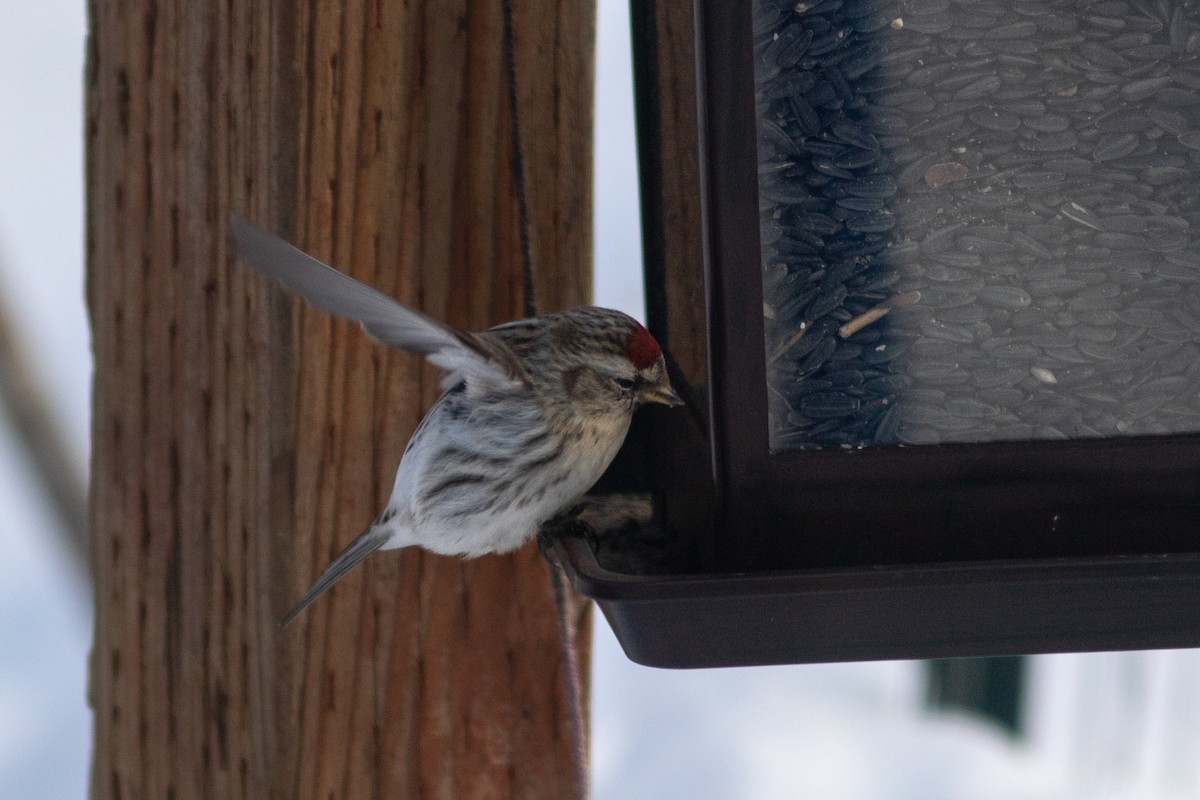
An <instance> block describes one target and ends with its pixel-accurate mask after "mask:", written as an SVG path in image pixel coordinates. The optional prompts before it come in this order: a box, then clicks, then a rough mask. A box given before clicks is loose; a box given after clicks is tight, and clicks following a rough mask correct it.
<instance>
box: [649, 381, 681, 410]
mask: <svg viewBox="0 0 1200 800" xmlns="http://www.w3.org/2000/svg"><path fill="white" fill-rule="evenodd" d="M642 402H643V403H662V404H663V405H664V406H681V405H683V401H682V400H680V399H679V395H677V394H675V390H674V389H672V388H671V384H669V383H667V382H665V381H664V382H663V383H661V384H659V385H658V386H651V387H649V388H647V389H645V390H644V391H643V392H642Z"/></svg>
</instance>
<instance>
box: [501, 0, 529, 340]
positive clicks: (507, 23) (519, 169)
mask: <svg viewBox="0 0 1200 800" xmlns="http://www.w3.org/2000/svg"><path fill="white" fill-rule="evenodd" d="M502 5H503V9H504V67H505V69H506V70H507V71H508V119H509V148H508V149H509V151H510V152H511V153H512V160H511V161H510V166H511V169H512V174H513V183H514V184H515V187H516V190H517V223H518V225H517V233H518V235H519V236H520V238H521V267H522V277H523V278H524V291H525V316H527V317H533V316H537V299H536V298H535V296H534V293H533V250H532V249H531V247H530V244H529V202H528V199H527V197H526V193H525V153H524V151H523V150H522V148H521V122H520V118H519V117H518V115H517V52H516V50H517V48H516V45H515V44H514V41H513V19H512V0H503V3H502Z"/></svg>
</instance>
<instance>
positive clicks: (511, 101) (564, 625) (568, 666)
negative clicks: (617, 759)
mask: <svg viewBox="0 0 1200 800" xmlns="http://www.w3.org/2000/svg"><path fill="white" fill-rule="evenodd" d="M501 6H502V8H503V16H504V62H505V63H504V66H505V69H506V71H507V72H508V76H507V77H508V118H509V122H510V125H509V133H510V142H509V145H510V146H509V150H510V151H511V153H512V160H511V162H510V165H511V169H512V174H513V183H514V186H515V189H516V195H517V221H518V233H519V236H520V240H521V273H522V278H523V283H524V294H525V316H527V317H532V316H536V315H537V299H536V297H535V296H534V286H533V251H532V248H531V246H530V235H529V227H530V226H529V204H528V199H527V196H526V191H525V158H524V152H523V150H522V147H521V124H520V118H519V117H518V109H517V55H516V46H515V44H514V38H513V13H512V0H502V3H501ZM542 552H543V554H544V555H545V556H546V564H547V566H548V567H549V568H550V582H551V583H552V584H553V586H554V610H555V614H556V615H557V617H558V644H559V649H560V650H561V652H562V665H563V682H564V684H565V689H566V694H567V717H568V723H569V725H570V728H571V746H572V750H573V751H574V761H575V781H576V783H577V785H578V792H579V794H578V796H579V798H580V800H587V797H588V795H589V786H590V783H589V780H588V752H587V731H586V729H585V725H584V715H583V687H582V686H581V685H580V684H581V682H580V679H579V654H578V652H577V650H576V648H575V635H576V629H575V625H574V623H573V621H572V618H571V603H570V597H571V596H570V586H569V585H568V584H567V575H566V573H565V572H563V570H562V569H561V568H560V567H559V566H558V565H557V564H556V563H555V562H554V560H553V559H552V558H551V557H550V554H549V551H547V550H545V549H543V551H542Z"/></svg>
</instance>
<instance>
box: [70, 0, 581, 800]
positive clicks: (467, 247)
mask: <svg viewBox="0 0 1200 800" xmlns="http://www.w3.org/2000/svg"><path fill="white" fill-rule="evenodd" d="M89 10H90V16H91V33H90V38H89V43H88V68H87V76H86V80H87V87H88V96H87V106H88V110H87V131H86V138H87V173H88V174H87V191H88V220H87V253H88V262H89V264H88V302H89V308H90V313H91V319H92V330H93V342H94V350H95V358H96V377H95V392H94V407H93V411H94V423H93V425H94V427H93V447H92V450H93V464H92V492H91V524H92V559H93V572H94V575H95V581H96V601H97V615H96V634H95V644H94V651H93V663H92V677H91V689H90V693H91V701H92V704H93V707H94V709H95V721H96V724H95V742H96V752H95V757H94V763H93V774H92V796H93V798H97V799H99V798H105V799H106V800H108V799H111V800H117V798H122V799H124V800H129V799H130V798H174V799H175V800H183V799H184V798H208V797H212V798H256V799H258V798H288V800H291V799H292V798H298V799H303V798H321V799H322V800H326V798H369V797H380V798H418V797H419V798H456V799H457V798H492V797H518V798H553V799H554V800H558V799H559V798H563V797H568V796H570V795H571V794H572V792H573V790H574V787H573V784H572V775H573V773H572V768H571V762H570V742H569V736H568V734H567V729H566V711H565V708H564V706H563V697H562V688H561V687H562V682H561V676H560V674H559V669H560V666H559V655H558V646H557V640H556V634H555V625H554V612H553V607H552V600H551V591H550V586H549V582H548V580H547V573H546V567H545V565H544V564H543V563H542V561H541V559H540V557H539V556H538V555H537V553H536V552H535V551H534V550H532V549H530V548H526V549H525V550H522V551H521V552H519V553H517V554H516V555H514V556H511V557H504V558H500V557H492V558H483V559H478V560H476V561H471V562H462V561H457V560H453V559H444V558H438V557H434V556H430V555H428V554H425V553H420V552H402V553H396V552H394V551H392V552H389V553H384V554H378V555H376V556H373V557H372V558H371V559H370V560H369V561H368V562H367V564H366V566H365V568H363V569H361V570H359V571H358V572H357V573H356V574H353V575H351V576H348V577H347V578H346V579H345V580H344V581H343V582H342V583H341V584H339V586H338V587H337V588H336V589H335V590H334V591H332V592H331V593H330V594H329V595H327V596H326V597H324V598H322V600H321V601H320V602H319V603H317V604H316V605H314V606H313V607H312V608H311V609H310V610H309V611H308V612H306V614H305V615H304V617H302V618H301V619H300V620H299V621H298V622H297V623H295V624H293V626H291V627H290V628H288V629H286V630H280V628H279V624H278V623H279V620H280V619H281V617H282V615H283V614H284V612H285V611H286V610H287V608H288V607H289V606H290V604H291V603H292V602H293V601H294V600H295V598H296V597H297V596H298V595H299V594H300V592H301V591H302V590H303V588H305V587H306V586H307V585H308V583H309V582H310V581H311V580H312V578H313V577H315V575H316V574H317V572H318V571H319V570H320V569H321V568H322V567H323V566H324V564H325V563H327V561H328V560H329V559H330V558H331V557H332V555H333V554H334V553H335V552H336V551H337V550H338V549H340V547H341V546H343V545H344V544H345V543H346V542H347V541H349V540H350V539H351V538H352V537H353V536H354V535H355V534H357V533H358V532H359V530H360V529H361V528H362V527H363V526H365V525H366V524H367V523H368V522H369V521H370V519H372V517H373V516H374V514H375V513H377V511H378V509H379V508H380V506H381V504H382V503H383V501H384V499H385V498H386V496H387V494H388V492H389V490H390V487H391V482H392V476H393V474H394V470H395V467H396V464H397V463H398V461H399V457H400V453H401V452H402V449H403V446H404V443H405V442H406V440H407V438H408V436H409V435H410V433H411V432H412V430H413V428H414V427H415V425H416V424H417V422H418V420H419V419H420V417H421V415H422V413H423V412H424V410H425V409H426V408H427V407H428V406H429V404H430V403H431V402H432V401H433V400H434V399H435V397H436V394H437V375H436V372H435V370H433V369H432V368H430V367H428V366H427V365H424V364H423V363H422V362H421V361H420V360H419V359H418V358H416V357H414V356H411V355H408V354H405V353H400V352H392V351H385V350H383V349H381V348H379V347H377V346H375V345H373V344H371V343H370V342H369V341H368V340H367V339H366V338H365V337H364V336H363V334H362V332H361V331H360V330H359V329H358V328H357V327H356V326H353V325H350V324H347V323H344V322H342V321H338V320H332V319H330V318H329V317H328V316H327V315H325V314H323V313H321V312H317V311H314V310H312V309H310V308H307V307H305V306H302V305H300V304H297V303H294V302H293V301H292V300H291V299H289V298H287V297H286V296H284V295H283V294H282V293H281V292H280V291H279V290H278V289H277V288H275V287H274V286H271V285H268V284H267V283H266V282H265V281H262V280H260V279H259V278H257V277H255V276H253V275H251V274H249V272H248V271H247V270H246V269H245V268H244V267H242V266H241V265H240V264H236V263H234V262H232V261H231V260H230V257H229V251H228V247H227V243H226V238H225V237H226V234H225V227H226V220H227V219H228V216H229V214H230V213H231V212H234V211H236V212H239V213H242V214H244V215H245V216H247V217H249V218H250V219H252V220H254V221H256V222H258V223H260V224H262V225H264V226H266V227H269V228H271V229H273V230H275V231H277V232H279V233H280V234H281V235H284V236H285V237H286V238H289V239H291V240H292V241H294V242H296V243H297V244H298V245H300V246H301V247H304V248H305V249H307V250H309V251H310V252H313V253H314V254H316V255H317V256H319V257H322V258H325V259H328V260H330V261H331V262H332V263H334V264H336V265H337V266H339V267H340V268H341V269H344V270H346V271H348V272H350V273H351V274H353V275H355V276H356V277H358V278H360V279H362V280H364V281H367V282H369V283H371V284H373V285H375V286H378V287H379V288H380V289H382V290H383V291H385V292H389V293H391V294H393V295H395V296H396V297H398V298H399V299H401V300H403V301H405V302H408V303H411V304H414V305H417V306H419V307H421V308H423V309H424V310H425V311H427V312H429V313H430V314H432V315H433V316H435V317H438V318H441V319H445V320H447V321H449V322H452V323H455V324H459V325H464V326H469V327H483V326H486V325H488V324H492V323H495V322H498V321H501V320H504V319H509V318H512V317H515V316H519V315H520V313H521V306H522V298H521V276H520V256H519V246H518V234H517V229H516V203H515V198H514V190H513V179H512V175H511V174H510V172H509V163H510V162H509V158H510V153H509V152H508V147H507V142H508V135H507V131H508V127H507V126H508V125H509V119H508V115H507V104H506V103H505V102H504V101H503V99H504V96H505V85H506V84H505V80H506V78H505V74H504V70H503V68H502V66H503V61H502V51H501V35H500V33H501V21H500V20H501V17H500V6H499V3H498V2H490V3H486V4H481V3H468V2H466V0H453V1H452V2H444V3H443V2H437V3H435V2H432V1H431V0H426V2H411V3H403V4H401V3H379V2H361V1H355V0H351V1H350V2H346V3H338V4H329V3H318V2H307V3H305V2H289V1H287V0H247V1H246V2H243V3H232V4H205V3H184V2H182V1H181V0H118V1H116V2H103V3H102V2H98V1H97V0H92V2H91V3H90V9H89ZM593 26H594V6H593V4H591V3H562V4H559V5H557V6H551V7H546V6H545V5H544V4H538V3H533V2H530V1H529V0H521V1H520V2H517V3H516V4H515V31H516V47H517V51H516V52H517V72H518V92H519V102H520V110H521V114H522V115H523V116H522V125H523V131H524V146H525V156H526V164H527V169H528V173H529V181H528V185H529V189H530V192H529V194H530V197H529V202H530V209H531V217H532V221H533V250H534V258H535V263H536V285H537V290H538V301H539V304H540V306H541V307H542V308H543V309H545V310H549V309H553V308H558V307H565V306H570V305H576V304H579V303H583V302H587V301H588V300H589V299H590V285H591V255H590V254H591V188H590V186H591V128H592V126H591V115H592V104H591V99H592V90H591V85H592V58H593V48H594V30H593ZM579 614H580V619H581V621H582V623H583V624H582V625H581V629H580V630H581V632H580V637H579V641H580V646H581V647H582V648H583V649H584V654H585V656H586V650H587V642H588V640H589V634H590V626H589V624H588V622H589V617H588V613H587V611H586V609H581V610H580V611H579ZM584 663H585V664H586V663H587V659H586V657H585V658H584Z"/></svg>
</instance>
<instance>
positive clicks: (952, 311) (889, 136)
mask: <svg viewBox="0 0 1200 800" xmlns="http://www.w3.org/2000/svg"><path fill="white" fill-rule="evenodd" d="M1185 5H1186V4H1185V3H1184V2H1182V0H1160V1H1158V2H1151V1H1149V0H1147V1H1146V2H1141V1H1140V0H1128V1H1127V0H1100V2H1090V1H1089V2H1084V1H1083V0H1059V1H1058V2H1045V1H1044V0H1013V2H1008V3H995V2H981V1H980V0H800V2H794V0H787V2H781V1H779V0H753V1H752V2H736V1H735V0H700V2H698V4H697V7H696V9H695V20H696V26H695V29H694V30H695V34H694V37H695V38H694V42H695V47H696V56H697V58H696V59H695V64H696V65H697V67H696V75H695V76H693V75H692V73H691V72H690V67H691V63H690V59H688V58H684V57H682V56H681V55H680V52H679V50H680V47H679V43H680V42H681V41H682V42H687V41H688V40H687V38H686V29H687V28H688V26H689V24H690V22H691V20H692V10H691V8H690V6H687V7H684V6H685V4H680V3H676V4H674V6H672V4H670V3H666V4H657V5H653V6H652V5H651V4H640V3H635V20H639V21H640V22H635V30H637V31H638V33H637V37H638V41H637V44H636V46H635V51H636V53H635V57H636V60H637V65H636V66H637V95H638V119H639V139H640V146H641V157H642V158H641V161H642V169H643V203H644V207H645V214H646V221H645V227H646V234H645V237H646V242H647V271H648V276H649V279H648V280H649V283H648V295H649V297H650V314H649V316H650V322H651V326H652V330H653V332H654V333H655V334H656V335H657V336H659V337H660V340H662V341H664V342H665V344H666V346H667V347H668V349H670V350H671V351H672V352H674V353H676V357H677V361H678V362H679V365H678V368H677V373H678V374H677V376H676V377H675V383H676V386H682V387H683V391H684V393H685V394H686V395H687V396H688V400H689V407H688V412H689V413H687V414H679V413H676V414H674V415H673V414H671V413H658V412H657V411H656V412H655V413H654V415H653V417H652V418H650V417H643V418H642V419H640V420H639V425H638V429H637V430H636V431H635V435H634V437H633V439H632V441H631V442H630V452H629V453H628V454H627V458H626V459H624V460H623V462H622V463H624V464H625V465H626V466H625V476H626V478H625V479H626V482H629V481H632V482H633V483H634V484H637V485H638V487H640V488H641V489H642V490H644V491H646V492H649V493H650V494H651V495H652V496H653V497H654V514H655V519H656V520H657V524H658V525H660V526H661V529H662V534H661V536H660V537H658V538H655V537H654V536H651V537H649V538H648V539H644V540H639V539H638V538H637V537H635V536H628V537H624V538H621V537H618V538H617V539H615V540H613V541H612V542H610V543H608V544H607V545H604V546H601V545H598V544H597V543H596V542H595V541H588V540H587V539H584V538H571V537H566V538H563V539H562V540H560V541H559V543H558V545H557V547H558V549H559V552H560V556H561V557H562V559H563V560H564V561H565V562H566V563H567V564H568V567H569V569H570V570H571V572H572V575H573V578H574V580H575V582H576V585H577V586H578V587H579V588H580V589H581V590H583V591H584V592H585V593H587V594H589V595H591V596H593V597H595V598H596V599H597V601H598V602H599V604H600V606H601V608H602V609H603V610H604V613H605V614H606V615H607V617H608V619H609V621H610V622H611V624H612V626H613V628H614V630H615V632H616V633H617V636H618V638H619V639H620V640H621V642H622V644H623V645H624V646H625V648H626V652H627V653H628V654H629V656H630V657H631V658H633V659H634V660H636V661H640V662H643V663H647V664H653V665H659V666H682V667H687V666H718V665H747V664H771V663H787V662H810V661H830V660H858V659H883V658H918V657H941V656H981V655H997V654H1018V653H1033V652H1056V651H1085V650H1108V649H1140V648H1162V647H1185V646H1197V645H1200V599H1198V598H1200V438H1198V437H1197V432H1200V191H1197V187H1198V186H1200V58H1198V56H1200V16H1198V15H1196V14H1195V13H1194V11H1193V10H1190V6H1186V7H1185ZM668 6H672V7H668ZM681 29H682V30H683V32H681ZM693 85H694V86H695V87H699V88H698V90H691V92H692V93H691V95H690V96H688V91H689V88H690V87H691V86H693ZM697 101H698V102H697ZM688 103H693V104H694V105H693V106H692V107H694V108H695V109H697V111H696V112H695V124H694V126H693V125H692V124H691V122H690V120H691V116H690V114H689V113H687V109H688V108H689V106H688ZM681 109H683V111H681ZM690 153H697V154H698V155H697V156H693V157H691V158H689V157H688V156H689V154H690ZM691 170H695V171H694V173H693V172H692V171H691ZM692 190H694V193H691V192H692ZM689 252H690V253H701V252H702V253H703V258H702V259H696V260H694V261H693V262H690V263H683V262H682V261H681V260H680V256H679V254H680V253H683V254H687V253H689ZM680 354H682V356H680ZM630 464H632V465H633V466H632V467H631V466H629V465H630ZM639 470H640V473H639ZM631 476H632V477H631ZM639 547H640V548H642V549H643V550H650V551H653V550H654V548H655V547H657V548H658V549H657V551H654V552H653V554H652V556H651V557H643V556H642V555H640V554H639V549H638V548H639Z"/></svg>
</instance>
